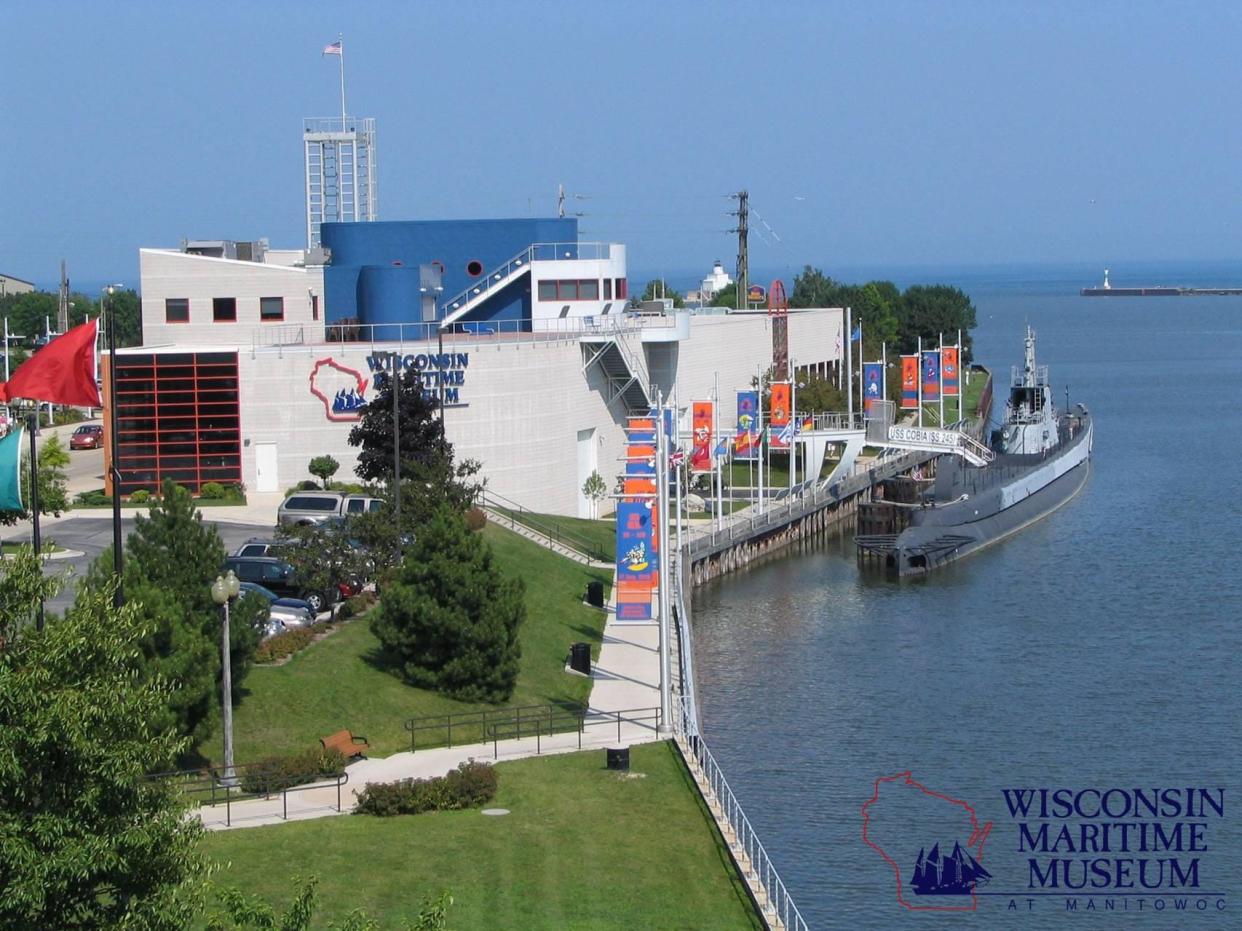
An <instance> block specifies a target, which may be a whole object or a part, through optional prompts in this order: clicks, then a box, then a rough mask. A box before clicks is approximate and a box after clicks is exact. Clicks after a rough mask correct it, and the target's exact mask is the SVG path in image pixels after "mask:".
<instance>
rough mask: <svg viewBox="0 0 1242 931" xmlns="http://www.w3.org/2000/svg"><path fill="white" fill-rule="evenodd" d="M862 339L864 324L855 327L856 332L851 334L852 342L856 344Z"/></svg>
mask: <svg viewBox="0 0 1242 931" xmlns="http://www.w3.org/2000/svg"><path fill="white" fill-rule="evenodd" d="M860 339H862V324H861V323H860V324H859V325H858V326H856V327H854V332H853V333H851V334H850V342H851V343H856V342H858V341H859V340H860Z"/></svg>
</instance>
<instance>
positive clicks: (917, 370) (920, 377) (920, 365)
mask: <svg viewBox="0 0 1242 931" xmlns="http://www.w3.org/2000/svg"><path fill="white" fill-rule="evenodd" d="M916 358H917V359H918V360H919V362H918V365H917V366H916V367H915V373H916V375H917V377H918V381H919V426H920V427H922V426H923V337H921V336H920V337H919V354H918V355H917V356H916Z"/></svg>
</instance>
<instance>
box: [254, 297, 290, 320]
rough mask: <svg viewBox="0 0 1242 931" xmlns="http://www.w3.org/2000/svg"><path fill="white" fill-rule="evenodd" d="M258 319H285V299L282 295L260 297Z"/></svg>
mask: <svg viewBox="0 0 1242 931" xmlns="http://www.w3.org/2000/svg"><path fill="white" fill-rule="evenodd" d="M259 319H260V320H284V319H285V299H284V298H283V297H261V298H259Z"/></svg>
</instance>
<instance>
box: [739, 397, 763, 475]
mask: <svg viewBox="0 0 1242 931" xmlns="http://www.w3.org/2000/svg"><path fill="white" fill-rule="evenodd" d="M759 421H760V416H759V392H758V391H739V392H738V393H737V432H736V433H735V434H734V438H733V458H734V459H758V458H759V431H760V429H761V427H760V423H759Z"/></svg>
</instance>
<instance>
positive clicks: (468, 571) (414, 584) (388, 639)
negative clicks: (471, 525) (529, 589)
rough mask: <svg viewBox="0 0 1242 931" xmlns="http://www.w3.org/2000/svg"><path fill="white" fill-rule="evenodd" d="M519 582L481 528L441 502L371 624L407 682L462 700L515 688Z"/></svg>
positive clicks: (490, 697) (492, 697)
mask: <svg viewBox="0 0 1242 931" xmlns="http://www.w3.org/2000/svg"><path fill="white" fill-rule="evenodd" d="M524 595H525V586H524V585H523V583H522V580H521V579H506V578H505V577H504V576H503V575H502V574H501V572H500V569H499V568H498V567H497V566H496V564H495V562H494V559H493V556H492V551H491V547H489V546H488V545H487V541H486V540H484V539H483V537H482V535H480V534H474V533H470V531H469V530H467V528H466V522H465V519H464V517H463V516H462V515H461V513H459V512H458V511H456V510H455V509H453V508H452V507H449V506H442V507H440V509H439V510H437V511H436V513H435V515H434V517H433V518H432V519H431V520H430V521H429V522H428V523H427V524H426V525H425V526H424V527H423V528H422V529H421V530H420V532H419V535H418V538H417V539H416V540H415V542H414V543H413V544H412V545H411V546H410V548H409V549H408V550H407V551H406V554H405V560H404V562H403V564H402V566H401V569H400V572H399V575H398V579H397V581H396V583H394V584H393V585H392V586H391V587H389V588H386V589H385V591H384V598H383V601H382V602H381V603H380V608H379V611H378V612H377V613H376V617H375V619H374V620H373V621H372V628H371V629H372V630H373V631H374V633H375V635H376V636H377V637H378V638H379V640H380V642H381V643H383V645H384V647H385V648H386V649H387V650H388V651H389V653H390V654H392V655H393V656H394V657H395V658H396V659H397V660H398V661H399V662H400V664H401V671H402V674H403V675H404V677H405V679H406V681H407V682H409V683H410V684H412V685H416V686H419V687H421V688H428V689H435V690H437V691H440V692H443V693H445V694H446V695H450V696H452V697H454V698H458V699H461V700H463V701H487V702H501V701H504V700H506V699H507V698H508V697H509V696H510V695H511V694H513V687H514V685H515V684H516V682H517V675H518V665H519V660H520V658H521V644H520V643H519V642H518V629H519V627H520V626H521V624H522V621H523V620H524V619H525V617H526V604H525V601H524Z"/></svg>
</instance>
